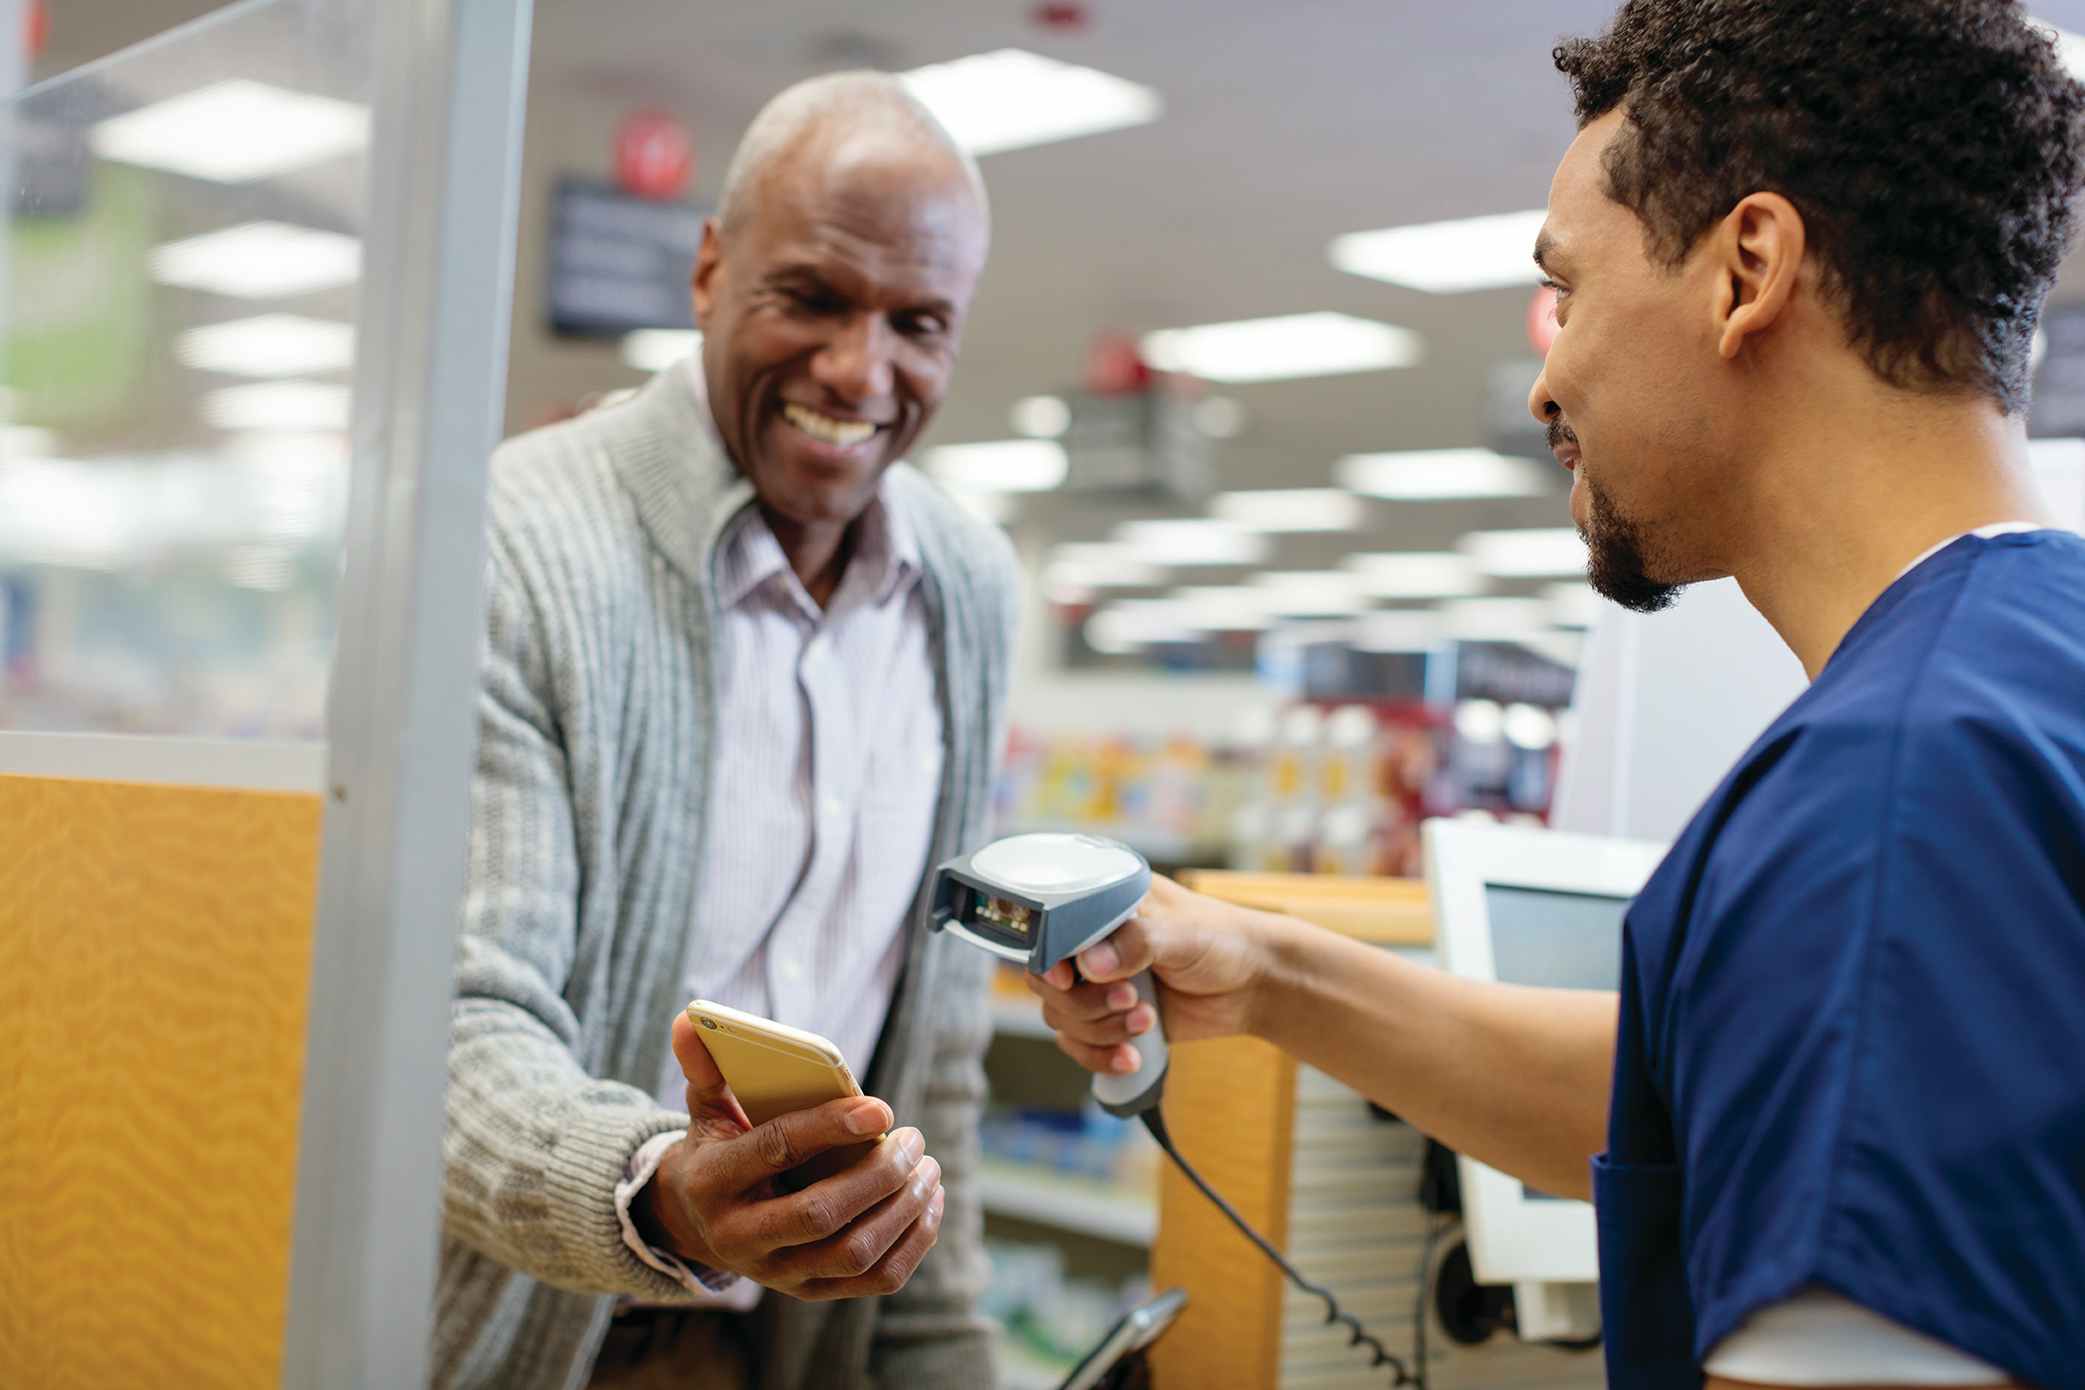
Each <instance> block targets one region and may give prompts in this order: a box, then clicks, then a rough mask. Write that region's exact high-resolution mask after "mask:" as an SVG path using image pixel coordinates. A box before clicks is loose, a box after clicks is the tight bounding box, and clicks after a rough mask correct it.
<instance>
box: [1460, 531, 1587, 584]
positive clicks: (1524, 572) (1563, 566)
mask: <svg viewBox="0 0 2085 1390" xmlns="http://www.w3.org/2000/svg"><path fill="white" fill-rule="evenodd" d="M1459 549H1460V550H1461V551H1462V553H1463V554H1465V555H1467V556H1469V557H1470V558H1471V559H1472V560H1474V561H1476V563H1477V568H1479V569H1481V570H1483V571H1484V572H1485V573H1486V574H1489V575H1492V576H1494V577H1495V578H1499V579H1550V578H1559V577H1562V576H1564V575H1574V574H1575V575H1583V574H1584V573H1585V572H1586V563H1587V559H1588V556H1587V553H1586V545H1585V541H1584V539H1583V538H1581V537H1580V536H1579V534H1578V532H1577V531H1575V530H1573V529H1572V528H1571V527H1569V526H1555V527H1535V528H1531V529H1528V530H1524V531H1472V532H1470V533H1469V534H1468V535H1467V536H1464V537H1463V538H1462V543H1461V545H1460V547H1459Z"/></svg>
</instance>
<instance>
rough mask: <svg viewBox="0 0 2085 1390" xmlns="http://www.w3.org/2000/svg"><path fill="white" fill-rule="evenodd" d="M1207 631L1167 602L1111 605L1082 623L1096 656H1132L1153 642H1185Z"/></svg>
mask: <svg viewBox="0 0 2085 1390" xmlns="http://www.w3.org/2000/svg"><path fill="white" fill-rule="evenodd" d="M1208 631H1209V629H1208V628H1207V627H1206V626H1204V625H1203V624H1202V622H1201V621H1199V620H1198V618H1197V617H1196V615H1195V614H1194V613H1192V612H1191V611H1190V610H1189V609H1188V608H1187V607H1186V606H1185V605H1183V604H1180V603H1178V602H1175V601H1173V600H1171V599H1135V600H1125V601H1123V602H1120V603H1111V604H1109V605H1108V606H1107V607H1106V608H1103V609H1101V610H1100V611H1099V612H1098V613H1095V614H1094V615H1093V616H1092V617H1090V618H1088V619H1087V620H1086V641H1087V643H1088V644H1089V645H1091V646H1092V647H1093V649H1094V650H1095V651H1100V652H1115V653H1120V652H1132V651H1135V650H1137V649H1138V648H1140V647H1147V646H1150V645H1151V644H1153V643H1155V642H1189V641H1193V640H1195V639H1196V638H1199V637H1201V636H1202V635H1203V634H1204V633H1206V632H1208Z"/></svg>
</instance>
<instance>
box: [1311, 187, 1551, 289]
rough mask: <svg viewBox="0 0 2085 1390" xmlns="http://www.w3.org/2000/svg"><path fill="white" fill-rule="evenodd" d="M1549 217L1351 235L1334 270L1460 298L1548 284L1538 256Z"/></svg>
mask: <svg viewBox="0 0 2085 1390" xmlns="http://www.w3.org/2000/svg"><path fill="white" fill-rule="evenodd" d="M1544 216H1545V214H1544V213H1543V211H1542V209H1540V208H1536V209H1534V210H1533V211H1531V212H1504V213H1498V214H1495V215H1493V216H1490V217H1465V218H1462V219H1461V220H1459V221H1454V222H1425V223H1420V224H1417V225H1414V226H1409V227H1385V228H1383V229H1382V230H1380V231H1373V232H1350V233H1348V234H1347V235H1346V236H1343V237H1340V238H1338V239H1337V240H1335V241H1334V242H1333V243H1332V246H1331V250H1330V252H1329V254H1330V256H1331V258H1332V264H1333V265H1335V266H1337V267H1338V268H1339V269H1341V270H1344V271H1346V272H1347V273H1348V274H1350V275H1365V276H1367V277H1368V278H1369V279H1371V280H1387V281H1388V282H1390V283H1391V284H1393V285H1403V286H1405V287H1406V288H1407V289H1415V290H1425V291H1427V292H1428V293H1430V294H1460V293H1463V292H1465V291H1468V290H1493V289H1501V288H1504V287H1506V286H1509V285H1532V284H1535V283H1537V282H1539V281H1540V280H1541V279H1542V271H1541V270H1540V268H1539V267H1537V266H1536V265H1535V262H1534V259H1533V255H1534V250H1535V237H1536V235H1537V233H1539V232H1540V231H1541V230H1542V220H1543V217H1544Z"/></svg>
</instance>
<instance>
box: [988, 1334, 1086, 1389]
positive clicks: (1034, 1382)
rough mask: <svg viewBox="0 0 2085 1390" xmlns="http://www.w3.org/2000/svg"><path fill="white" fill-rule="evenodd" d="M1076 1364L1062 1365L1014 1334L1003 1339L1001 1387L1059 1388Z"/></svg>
mask: <svg viewBox="0 0 2085 1390" xmlns="http://www.w3.org/2000/svg"><path fill="white" fill-rule="evenodd" d="M1073 1364H1075V1363H1069V1362H1067V1363H1064V1364H1061V1365H1060V1364H1059V1363H1058V1362H1055V1361H1052V1360H1050V1359H1049V1358H1047V1357H1045V1356H1043V1355H1042V1354H1041V1353H1040V1352H1037V1351H1036V1350H1035V1349H1034V1348H1032V1347H1029V1346H1027V1345H1025V1344H1023V1343H1021V1342H1018V1341H1015V1340H1014V1339H1013V1338H1012V1337H1001V1338H1000V1339H999V1385H1000V1390H1057V1387H1058V1386H1060V1385H1062V1384H1063V1383H1064V1378H1065V1376H1067V1375H1069V1374H1070V1373H1071V1369H1072V1365H1073Z"/></svg>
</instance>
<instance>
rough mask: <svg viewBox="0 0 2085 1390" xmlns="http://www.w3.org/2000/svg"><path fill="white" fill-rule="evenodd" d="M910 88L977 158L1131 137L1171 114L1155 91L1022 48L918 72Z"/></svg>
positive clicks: (908, 84) (912, 74)
mask: <svg viewBox="0 0 2085 1390" xmlns="http://www.w3.org/2000/svg"><path fill="white" fill-rule="evenodd" d="M904 82H905V85H906V87H907V88H908V89H910V90H911V92H912V94H913V95H914V96H916V97H918V98H919V99H920V101H921V102H923V103H925V105H926V107H927V109H928V110H930V111H932V112H933V113H934V115H935V118H936V119H938V120H939V121H940V122H941V124H942V125H944V126H946V127H947V128H948V133H949V134H950V135H952V136H954V137H955V139H956V143H957V144H959V145H961V146H962V147H963V148H964V149H966V150H968V151H970V153H972V154H974V155H987V154H998V153H1001V152H1002V151H1005V150H1018V149H1023V148H1026V147H1027V146H1030V145H1047V144H1051V143H1053V142H1055V141H1058V140H1074V139H1077V138H1079V137H1080V136H1084V135H1099V134H1101V133H1102V132H1104V131H1110V130H1124V129H1127V128H1129V127H1131V126H1139V125H1145V124H1147V123H1149V122H1151V121H1155V120H1157V119H1158V118H1159V116H1160V115H1161V114H1162V113H1163V112H1164V110H1165V102H1164V101H1163V100H1161V99H1160V97H1159V95H1158V93H1157V92H1155V91H1153V90H1152V89H1151V88H1149V87H1144V86H1140V85H1138V84H1137V83H1134V82H1128V81H1125V80H1124V79H1122V78H1120V77H1116V76H1113V75H1112V74H1109V73H1105V72H1101V71H1099V70H1098V69H1095V68H1088V67H1080V66H1078V65H1077V64H1075V63H1060V62H1058V61H1057V60H1056V59H1054V58H1045V57H1043V56H1042V55H1041V54H1039V53H1030V52H1028V51H1026V50H1025V49H1019V48H1002V49H998V50H997V51H995V52H991V53H978V54H974V55H972V56H970V57H968V58H958V59H956V60H955V61H954V62H949V63H936V64H934V65H932V66H931V67H924V68H915V69H914V70H913V71H911V72H908V73H906V74H905V75H904Z"/></svg>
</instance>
